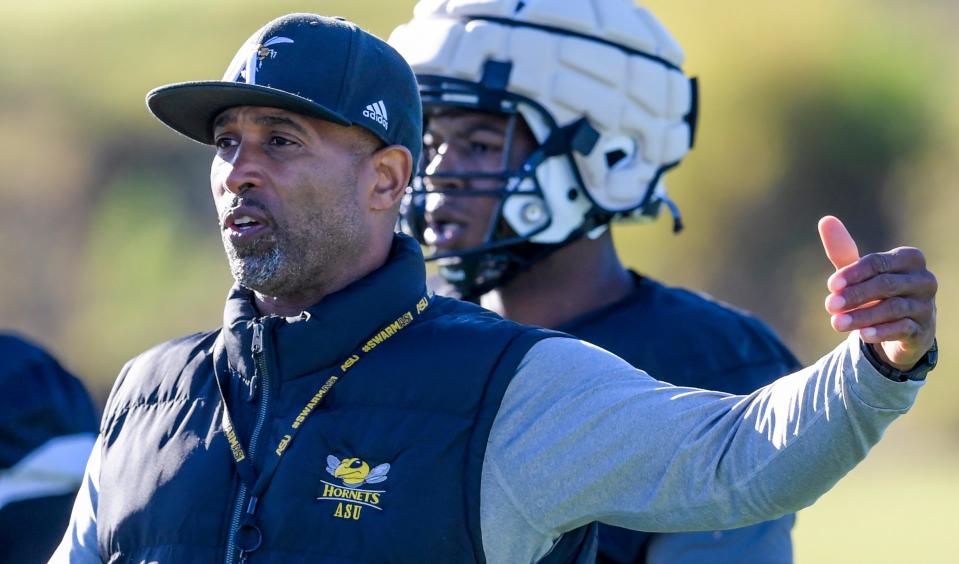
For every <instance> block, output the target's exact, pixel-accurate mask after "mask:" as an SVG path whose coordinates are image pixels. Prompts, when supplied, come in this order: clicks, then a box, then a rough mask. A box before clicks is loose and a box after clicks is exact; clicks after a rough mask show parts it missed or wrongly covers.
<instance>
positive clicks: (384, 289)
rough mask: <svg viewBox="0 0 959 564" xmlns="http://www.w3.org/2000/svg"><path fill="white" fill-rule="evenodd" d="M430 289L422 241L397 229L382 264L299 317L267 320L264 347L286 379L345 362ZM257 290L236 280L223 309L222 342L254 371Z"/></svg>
mask: <svg viewBox="0 0 959 564" xmlns="http://www.w3.org/2000/svg"><path fill="white" fill-rule="evenodd" d="M425 292H426V269H425V266H424V263H423V254H422V252H421V251H420V248H419V245H418V244H417V243H416V242H415V241H414V240H413V239H412V238H410V237H407V236H406V235H402V234H396V235H395V236H394V238H393V245H392V247H391V249H390V254H389V257H388V258H387V261H386V263H385V264H383V266H381V267H380V268H378V269H377V270H375V271H373V272H371V273H370V274H368V275H366V276H365V277H363V278H361V279H359V280H357V281H355V282H353V283H352V284H350V285H349V286H347V287H346V288H343V289H342V290H340V291H338V292H334V293H332V294H330V295H328V296H326V297H324V298H323V299H322V300H320V302H319V303H317V304H315V305H313V306H311V307H310V308H308V309H307V310H306V311H305V312H303V313H302V314H301V315H299V316H297V317H279V316H275V315H271V316H266V317H262V318H260V319H261V320H262V321H263V323H264V346H265V348H267V349H268V351H267V354H268V355H269V356H270V357H272V359H274V361H273V362H272V363H271V369H272V370H274V371H278V373H279V376H280V379H281V380H289V379H292V378H297V377H299V376H305V375H307V374H311V373H314V372H317V371H319V370H322V369H325V368H328V367H330V366H332V365H334V364H335V363H339V362H342V361H343V360H345V359H346V357H347V356H348V355H349V354H350V353H351V352H352V351H353V350H354V349H355V348H356V347H357V346H358V345H359V344H360V343H361V342H362V341H363V340H365V339H367V338H369V337H370V336H371V335H373V334H374V333H375V332H376V331H378V330H380V329H381V328H382V327H383V326H385V325H386V324H388V323H390V322H392V321H393V320H394V319H396V318H397V317H399V316H400V315H401V314H402V313H403V312H404V311H408V310H409V309H410V308H411V307H412V306H413V305H414V304H415V303H416V301H417V300H419V299H420V298H421V297H422V296H423V294H424V293H425ZM258 318H259V313H258V312H257V310H256V307H255V306H254V300H253V292H252V291H250V290H248V289H247V288H244V287H242V286H240V285H239V284H234V286H233V288H232V289H231V290H230V293H229V295H228V296H227V300H226V306H225V307H224V311H223V341H224V345H225V348H226V352H227V357H228V358H229V361H230V366H231V368H232V369H233V370H236V371H238V372H239V373H240V374H243V375H245V376H247V377H249V376H250V375H252V374H253V357H252V352H251V344H252V340H253V323H254V321H255V320H256V319H258Z"/></svg>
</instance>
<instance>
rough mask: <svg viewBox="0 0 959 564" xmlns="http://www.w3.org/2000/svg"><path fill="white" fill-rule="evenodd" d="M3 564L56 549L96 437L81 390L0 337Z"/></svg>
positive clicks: (20, 342) (49, 361) (23, 344)
mask: <svg viewBox="0 0 959 564" xmlns="http://www.w3.org/2000/svg"><path fill="white" fill-rule="evenodd" d="M0 359H3V363H2V364H0V562H2V563H11V564H14V563H16V564H29V563H31V562H45V561H46V560H47V559H48V558H49V557H50V555H51V554H53V550H54V549H55V548H56V547H57V543H58V542H59V541H60V537H61V536H62V535H63V530H64V529H65V528H66V526H67V522H68V521H69V518H70V508H71V507H72V506H73V499H74V498H75V497H76V495H77V490H78V489H79V488H80V482H81V479H82V478H83V468H84V466H86V463H87V458H88V457H89V456H90V449H91V448H93V442H94V440H95V439H96V436H97V420H96V415H95V413H94V408H93V403H92V402H91V401H90V396H88V395H87V392H86V390H85V389H84V388H83V384H81V383H80V381H79V380H77V379H76V378H75V377H74V376H73V375H72V374H70V373H69V372H67V371H66V370H64V368H63V367H62V366H60V364H59V363H58V362H57V361H56V360H54V359H53V357H51V356H50V354H48V353H47V352H46V351H44V350H42V349H40V348H39V347H38V346H36V345H34V344H32V343H29V342H27V341H25V340H24V339H22V338H20V337H17V336H14V335H9V334H0Z"/></svg>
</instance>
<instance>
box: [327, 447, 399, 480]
mask: <svg viewBox="0 0 959 564" xmlns="http://www.w3.org/2000/svg"><path fill="white" fill-rule="evenodd" d="M326 471H327V472H329V473H330V475H332V476H333V477H334V478H339V479H340V480H342V481H343V485H344V486H346V487H348V488H358V487H360V486H362V485H363V484H377V483H379V482H382V481H384V480H386V473H387V472H389V471H390V465H389V464H380V465H379V466H377V467H375V468H373V469H372V470H370V465H369V464H367V463H366V462H364V461H362V460H360V459H359V458H344V459H343V460H340V459H339V458H337V457H335V456H333V455H332V454H331V455H330V456H327V457H326Z"/></svg>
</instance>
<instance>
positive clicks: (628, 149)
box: [603, 135, 636, 170]
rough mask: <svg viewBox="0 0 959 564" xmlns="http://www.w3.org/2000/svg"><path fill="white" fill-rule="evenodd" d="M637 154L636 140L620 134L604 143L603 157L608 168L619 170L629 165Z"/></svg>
mask: <svg viewBox="0 0 959 564" xmlns="http://www.w3.org/2000/svg"><path fill="white" fill-rule="evenodd" d="M635 156H636V141H634V140H633V139H632V138H630V137H626V136H624V135H620V136H617V137H614V138H612V139H610V140H608V141H606V142H605V143H603V158H605V159H606V168H607V170H619V169H622V168H625V167H627V166H629V164H630V163H632V162H633V158H634V157H635Z"/></svg>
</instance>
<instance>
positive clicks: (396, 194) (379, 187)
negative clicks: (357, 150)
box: [370, 145, 413, 211]
mask: <svg viewBox="0 0 959 564" xmlns="http://www.w3.org/2000/svg"><path fill="white" fill-rule="evenodd" d="M370 163H371V164H372V166H373V170H374V171H376V183H375V184H374V185H373V191H372V192H371V194H370V209H373V210H376V211H387V210H393V209H395V208H396V206H397V205H398V204H399V202H400V200H401V199H402V198H403V194H405V193H406V186H407V185H408V184H409V180H410V174H412V172H413V156H412V155H411V154H410V150H409V149H407V148H406V147H404V146H402V145H389V146H386V147H383V148H382V149H380V150H378V151H376V152H375V153H373V154H372V155H370Z"/></svg>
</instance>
